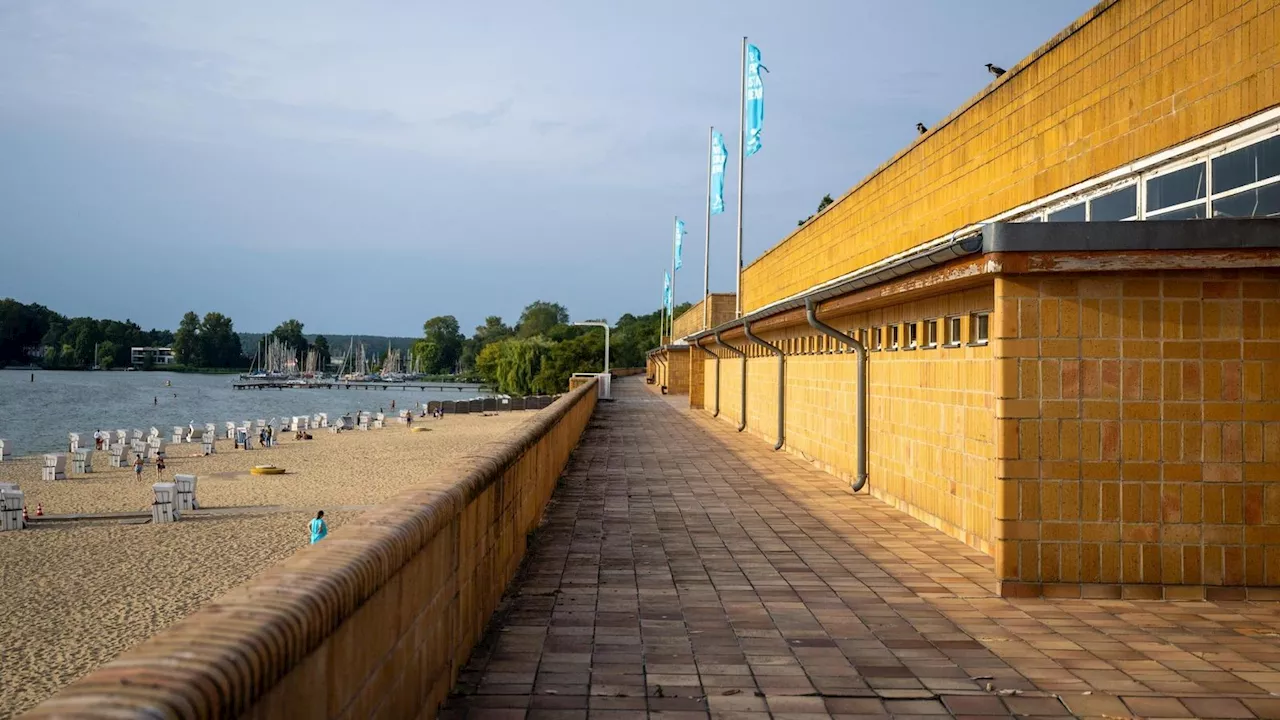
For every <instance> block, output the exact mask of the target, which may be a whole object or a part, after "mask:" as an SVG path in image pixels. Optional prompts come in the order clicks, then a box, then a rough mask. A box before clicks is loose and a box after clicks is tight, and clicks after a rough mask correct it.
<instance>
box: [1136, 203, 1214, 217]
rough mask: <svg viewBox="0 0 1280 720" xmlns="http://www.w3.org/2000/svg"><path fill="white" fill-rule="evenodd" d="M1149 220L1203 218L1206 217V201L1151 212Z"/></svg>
mask: <svg viewBox="0 0 1280 720" xmlns="http://www.w3.org/2000/svg"><path fill="white" fill-rule="evenodd" d="M1147 219H1148V220H1203V219H1204V203H1199V202H1198V203H1196V204H1195V205H1188V206H1186V207H1183V208H1178V209H1177V210H1170V211H1169V212H1162V213H1159V214H1155V213H1149V214H1148V215H1147Z"/></svg>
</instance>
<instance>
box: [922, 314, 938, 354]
mask: <svg viewBox="0 0 1280 720" xmlns="http://www.w3.org/2000/svg"><path fill="white" fill-rule="evenodd" d="M924 346H925V347H927V348H936V347H938V321H937V320H925V321H924Z"/></svg>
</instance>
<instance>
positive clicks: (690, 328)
mask: <svg viewBox="0 0 1280 720" xmlns="http://www.w3.org/2000/svg"><path fill="white" fill-rule="evenodd" d="M736 298H737V295H735V294H733V293H711V294H710V295H708V296H707V297H706V298H704V299H703V300H702V301H701V302H699V303H698V304H697V305H694V306H693V307H691V308H689V310H688V311H686V312H685V313H684V314H682V315H680V316H679V317H677V318H676V321H675V333H674V335H675V337H676V339H680V338H685V337H688V336H690V335H692V334H694V333H696V332H699V331H701V330H704V329H705V328H704V327H703V321H702V311H703V307H704V306H706V307H707V314H708V320H709V322H710V324H709V325H708V326H707V327H716V326H717V325H720V324H721V323H727V322H729V321H730V320H732V319H733V318H734V317H735V316H736V312H737V307H736V304H737V303H736Z"/></svg>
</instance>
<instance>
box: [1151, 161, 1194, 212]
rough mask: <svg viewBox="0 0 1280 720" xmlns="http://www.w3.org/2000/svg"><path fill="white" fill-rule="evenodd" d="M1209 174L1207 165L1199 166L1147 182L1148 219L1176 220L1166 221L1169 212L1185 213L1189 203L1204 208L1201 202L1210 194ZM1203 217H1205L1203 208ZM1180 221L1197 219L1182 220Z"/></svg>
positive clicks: (1160, 176)
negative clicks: (1183, 210) (1166, 212)
mask: <svg viewBox="0 0 1280 720" xmlns="http://www.w3.org/2000/svg"><path fill="white" fill-rule="evenodd" d="M1207 170H1208V164H1207V163H1204V162H1198V163H1196V164H1195V165H1192V166H1190V167H1185V168H1182V169H1181V170H1174V171H1173V172H1171V173H1165V174H1164V175H1157V176H1156V177H1153V178H1151V179H1149V180H1147V217H1149V218H1151V219H1161V220H1171V219H1174V218H1168V217H1163V213H1164V212H1165V211H1175V210H1182V209H1185V208H1186V207H1187V206H1188V204H1189V203H1195V204H1198V205H1203V203H1200V201H1201V200H1204V198H1205V197H1206V196H1207V195H1208V193H1209V187H1208V178H1207V172H1206V171H1207ZM1199 217H1204V210H1203V208H1201V214H1200V216H1199ZM1176 219H1179V220H1187V219H1193V218H1187V217H1178V218H1176Z"/></svg>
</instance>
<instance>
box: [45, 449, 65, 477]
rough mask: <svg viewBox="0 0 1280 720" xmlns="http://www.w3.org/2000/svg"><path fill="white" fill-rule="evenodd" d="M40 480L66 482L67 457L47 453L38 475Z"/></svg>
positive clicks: (61, 454) (60, 454)
mask: <svg viewBox="0 0 1280 720" xmlns="http://www.w3.org/2000/svg"><path fill="white" fill-rule="evenodd" d="M40 479H42V480H66V479H67V456H66V455H64V454H63V453H49V454H48V455H45V456H44V468H43V471H42V472H41V473H40Z"/></svg>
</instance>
